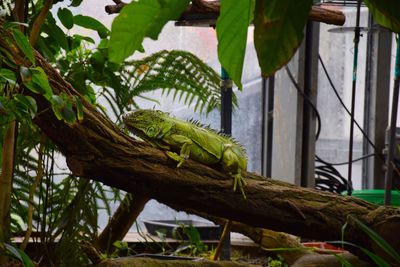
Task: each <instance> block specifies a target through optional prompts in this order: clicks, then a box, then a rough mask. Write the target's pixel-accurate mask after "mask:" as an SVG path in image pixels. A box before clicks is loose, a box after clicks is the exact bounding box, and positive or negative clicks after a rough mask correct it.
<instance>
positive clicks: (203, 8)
mask: <svg viewBox="0 0 400 267" xmlns="http://www.w3.org/2000/svg"><path fill="white" fill-rule="evenodd" d="M114 2H115V1H114ZM115 3H116V4H115V5H107V6H105V10H106V12H107V13H108V14H115V13H119V12H120V11H121V9H122V8H123V7H124V6H125V5H126V3H124V2H121V1H118V2H115ZM219 9H220V2H219V1H204V0H193V1H192V4H191V5H190V6H189V7H188V8H187V9H186V11H185V12H184V13H183V14H182V17H181V19H182V20H186V19H189V18H190V17H191V16H193V15H195V14H197V15H199V14H203V15H205V14H207V15H210V16H214V17H215V19H216V18H217V17H218V15H219ZM309 20H311V21H317V22H323V23H327V24H334V25H340V26H341V25H343V24H344V22H345V21H346V17H345V16H344V14H343V12H341V11H338V10H332V9H326V8H323V7H318V6H313V7H312V9H311V10H310V13H309Z"/></svg>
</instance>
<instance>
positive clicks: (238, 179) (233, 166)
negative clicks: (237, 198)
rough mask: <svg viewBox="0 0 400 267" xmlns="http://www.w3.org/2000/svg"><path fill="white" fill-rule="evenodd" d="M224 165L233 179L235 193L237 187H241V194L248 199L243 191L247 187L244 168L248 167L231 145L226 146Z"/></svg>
mask: <svg viewBox="0 0 400 267" xmlns="http://www.w3.org/2000/svg"><path fill="white" fill-rule="evenodd" d="M222 163H223V166H224V169H225V170H227V171H228V172H229V174H230V175H232V177H233V191H234V192H235V191H236V189H237V187H239V188H240V192H241V193H242V195H243V197H244V198H245V199H246V194H245V193H244V189H243V187H244V186H245V185H246V182H245V180H244V179H243V177H242V168H243V167H244V168H245V167H246V163H245V161H243V160H242V159H240V158H239V157H238V156H237V154H236V153H235V152H234V151H233V150H232V146H231V145H230V144H225V145H224V153H223V155H222ZM242 165H243V166H242Z"/></svg>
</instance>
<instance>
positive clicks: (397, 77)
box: [385, 40, 400, 206]
mask: <svg viewBox="0 0 400 267" xmlns="http://www.w3.org/2000/svg"><path fill="white" fill-rule="evenodd" d="M399 87H400V40H397V50H396V61H395V71H394V88H393V99H392V113H391V118H390V128H389V131H390V135H389V148H388V149H389V151H388V156H387V158H386V166H387V171H386V175H385V205H386V206H387V205H390V203H391V200H392V181H393V158H394V149H395V145H396V122H397V108H398V105H399Z"/></svg>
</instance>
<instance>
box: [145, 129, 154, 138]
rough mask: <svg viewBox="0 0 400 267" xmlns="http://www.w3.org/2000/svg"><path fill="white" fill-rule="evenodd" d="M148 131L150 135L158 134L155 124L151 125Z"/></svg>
mask: <svg viewBox="0 0 400 267" xmlns="http://www.w3.org/2000/svg"><path fill="white" fill-rule="evenodd" d="M146 132H147V135H148V136H149V137H154V136H155V135H156V128H154V127H153V126H150V127H148V128H147V131H146Z"/></svg>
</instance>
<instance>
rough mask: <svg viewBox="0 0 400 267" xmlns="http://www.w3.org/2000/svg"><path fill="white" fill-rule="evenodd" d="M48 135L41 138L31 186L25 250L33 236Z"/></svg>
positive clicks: (22, 247)
mask: <svg viewBox="0 0 400 267" xmlns="http://www.w3.org/2000/svg"><path fill="white" fill-rule="evenodd" d="M46 139H47V138H46V135H45V134H44V133H42V136H41V139H40V144H39V152H38V160H37V170H36V177H35V181H34V182H33V183H32V184H31V186H30V188H29V201H28V218H27V229H26V233H25V237H24V240H23V241H22V244H21V246H20V248H21V249H22V250H25V248H26V246H27V245H28V242H29V238H30V237H31V234H32V229H33V225H32V221H33V208H34V207H33V197H34V195H35V191H36V188H37V187H38V185H39V183H40V182H41V180H42V178H43V173H44V172H43V153H44V148H45V142H46Z"/></svg>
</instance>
